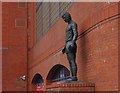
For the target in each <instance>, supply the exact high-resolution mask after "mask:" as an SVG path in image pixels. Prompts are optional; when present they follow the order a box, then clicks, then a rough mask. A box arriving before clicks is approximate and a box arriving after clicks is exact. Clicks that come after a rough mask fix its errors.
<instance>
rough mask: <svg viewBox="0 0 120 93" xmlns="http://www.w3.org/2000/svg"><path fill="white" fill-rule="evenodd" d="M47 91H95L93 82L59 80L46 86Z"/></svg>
mask: <svg viewBox="0 0 120 93" xmlns="http://www.w3.org/2000/svg"><path fill="white" fill-rule="evenodd" d="M46 90H47V91H95V84H94V83H86V82H82V83H80V82H71V83H66V82H59V83H54V84H51V85H48V86H47V87H46Z"/></svg>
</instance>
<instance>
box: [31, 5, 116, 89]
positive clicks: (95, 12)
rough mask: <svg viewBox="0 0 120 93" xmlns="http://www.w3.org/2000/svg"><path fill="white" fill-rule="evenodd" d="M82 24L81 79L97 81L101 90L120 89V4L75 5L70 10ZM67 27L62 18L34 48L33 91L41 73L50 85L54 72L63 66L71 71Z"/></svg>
mask: <svg viewBox="0 0 120 93" xmlns="http://www.w3.org/2000/svg"><path fill="white" fill-rule="evenodd" d="M68 11H69V12H70V13H71V15H72V18H73V20H74V21H75V22H77V24H78V32H79V38H78V40H77V46H78V49H77V59H76V61H77V66H78V73H77V75H78V78H79V80H84V81H86V82H87V81H91V82H95V84H96V90H97V91H111V90H112V91H117V90H118V54H117V53H118V52H117V51H118V50H117V46H118V42H117V40H118V4H117V3H74V4H73V5H72V6H71V8H70V9H69V10H68ZM65 27H66V24H65V23H64V21H63V20H62V18H61V19H60V20H59V21H58V22H56V24H55V25H54V26H53V27H52V28H51V29H49V31H48V32H47V33H46V34H45V35H44V37H42V38H41V40H40V41H39V42H38V43H37V44H36V45H35V46H34V48H32V49H31V51H30V55H29V90H33V85H32V84H31V81H32V78H33V76H34V75H35V74H36V73H40V74H41V76H42V77H43V79H44V82H45V85H46V84H47V80H46V77H47V75H48V73H49V71H50V69H51V68H52V67H53V66H54V65H56V64H61V65H64V66H65V67H67V68H68V69H69V64H68V61H67V59H66V55H63V54H62V53H61V49H62V47H63V46H64V44H65Z"/></svg>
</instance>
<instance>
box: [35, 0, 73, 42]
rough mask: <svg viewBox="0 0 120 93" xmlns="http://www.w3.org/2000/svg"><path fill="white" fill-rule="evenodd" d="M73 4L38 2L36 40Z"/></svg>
mask: <svg viewBox="0 0 120 93" xmlns="http://www.w3.org/2000/svg"><path fill="white" fill-rule="evenodd" d="M70 1H71V0H70ZM71 5H72V3H71V2H36V41H38V40H39V39H40V38H41V37H42V36H43V35H44V33H45V32H47V31H48V30H49V28H50V27H51V26H53V24H55V22H56V21H57V20H58V19H59V18H60V17H61V16H62V15H63V14H64V13H65V12H66V10H67V9H68V8H69V7H70V6H71Z"/></svg>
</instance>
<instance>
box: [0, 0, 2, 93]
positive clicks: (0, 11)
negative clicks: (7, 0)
mask: <svg viewBox="0 0 120 93" xmlns="http://www.w3.org/2000/svg"><path fill="white" fill-rule="evenodd" d="M1 48H2V3H1V2H0V92H2V49H1Z"/></svg>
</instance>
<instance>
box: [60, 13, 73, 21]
mask: <svg viewBox="0 0 120 93" xmlns="http://www.w3.org/2000/svg"><path fill="white" fill-rule="evenodd" d="M62 18H63V20H64V21H65V22H67V23H68V22H69V21H70V20H71V15H70V14H69V13H68V12H66V13H64V14H63V15H62Z"/></svg>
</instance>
